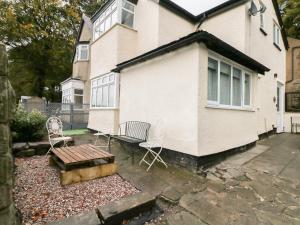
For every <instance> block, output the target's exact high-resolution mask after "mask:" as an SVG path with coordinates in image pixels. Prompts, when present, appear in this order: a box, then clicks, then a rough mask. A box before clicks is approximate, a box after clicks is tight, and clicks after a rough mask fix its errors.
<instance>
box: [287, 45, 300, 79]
mask: <svg viewBox="0 0 300 225" xmlns="http://www.w3.org/2000/svg"><path fill="white" fill-rule="evenodd" d="M296 49H300V46H296V47H293V48H292V79H291V80H288V81H286V82H285V83H286V84H287V83H291V82H292V81H294V79H295V67H294V64H295V58H294V54H295V50H296Z"/></svg>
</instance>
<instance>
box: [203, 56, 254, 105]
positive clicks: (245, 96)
mask: <svg viewBox="0 0 300 225" xmlns="http://www.w3.org/2000/svg"><path fill="white" fill-rule="evenodd" d="M207 85H208V87H207V99H208V103H209V104H214V105H223V106H232V107H237V108H242V107H247V106H248V107H249V106H250V105H251V73H250V72H247V71H245V70H244V69H242V68H241V67H239V66H236V65H234V64H232V63H229V62H227V61H226V62H225V61H223V60H219V59H217V58H214V57H209V58H208V82H207Z"/></svg>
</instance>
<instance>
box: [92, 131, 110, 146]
mask: <svg viewBox="0 0 300 225" xmlns="http://www.w3.org/2000/svg"><path fill="white" fill-rule="evenodd" d="M112 135H113V133H112V131H111V130H107V131H106V130H102V131H100V130H98V132H97V133H95V134H94V136H95V137H96V139H95V143H94V145H95V146H96V147H100V148H101V147H102V148H106V149H107V150H108V151H109V150H110V149H109V145H110V138H111V136H112ZM101 137H105V138H107V144H106V145H98V143H99V142H100V138H101Z"/></svg>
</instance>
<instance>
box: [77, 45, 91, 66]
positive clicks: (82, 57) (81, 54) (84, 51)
mask: <svg viewBox="0 0 300 225" xmlns="http://www.w3.org/2000/svg"><path fill="white" fill-rule="evenodd" d="M88 59H89V45H82V44H80V45H77V47H76V55H75V60H74V61H75V62H76V61H86V60H88Z"/></svg>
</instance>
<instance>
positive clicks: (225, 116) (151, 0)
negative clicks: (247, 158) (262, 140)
mask: <svg viewBox="0 0 300 225" xmlns="http://www.w3.org/2000/svg"><path fill="white" fill-rule="evenodd" d="M194 1H195V5H197V2H198V1H196V0H194ZM206 1H207V2H214V1H211V0H206ZM201 2H202V1H201ZM218 2H219V1H218ZM201 5H202V4H198V6H199V8H198V9H197V10H193V11H191V10H190V9H188V8H183V6H181V5H177V4H176V3H175V0H174V1H171V0H139V1H138V0H131V1H129V0H109V1H107V2H106V4H104V6H103V7H101V9H99V10H98V11H97V13H96V14H95V15H94V16H93V17H92V18H91V21H92V23H93V36H92V40H91V41H90V45H89V46H90V54H89V57H90V73H89V78H90V82H91V87H90V88H88V89H90V90H86V89H85V90H86V91H87V92H89V91H90V114H89V125H88V127H89V128H90V129H93V130H114V131H117V129H118V125H119V124H120V123H122V122H125V121H130V120H134V121H144V122H148V123H151V124H152V127H151V132H152V133H154V134H155V132H157V130H156V129H158V128H156V127H155V124H156V123H157V121H158V120H160V119H163V120H164V126H163V127H162V128H160V129H162V130H163V132H164V133H165V139H164V148H166V149H168V151H169V153H170V154H174V155H176V157H177V158H180V159H179V160H181V159H182V158H183V157H181V156H187V158H188V160H189V159H190V158H193V159H195V158H196V159H197V158H201V157H203V156H208V155H213V154H217V153H221V152H225V151H227V150H232V149H236V148H240V147H242V146H247V145H249V144H251V143H255V142H256V141H257V140H258V139H259V137H260V136H261V135H263V134H265V133H269V132H273V131H275V130H277V132H282V131H283V127H284V123H283V111H284V107H283V106H284V98H283V96H284V85H285V74H286V73H285V71H286V65H285V64H286V63H285V59H286V50H287V48H288V44H287V40H286V36H285V33H284V30H283V26H282V21H281V18H280V14H279V10H278V5H277V3H276V1H275V0H261V1H258V0H254V1H253V2H251V1H248V0H229V1H223V3H222V4H215V5H214V4H212V6H211V7H209V8H201V7H202V6H201ZM255 9H257V10H255ZM195 11H197V12H196V14H195ZM196 161H197V160H196Z"/></svg>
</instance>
